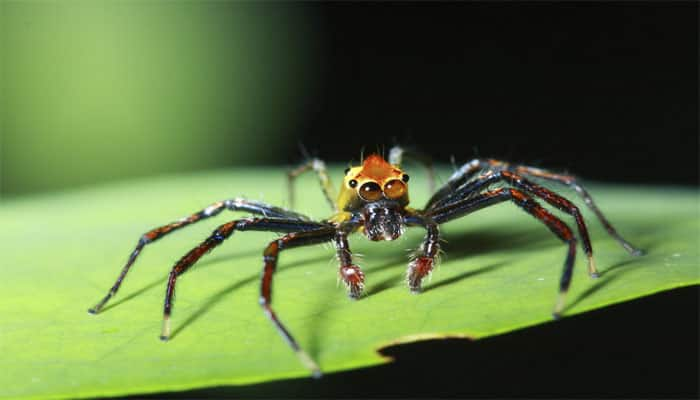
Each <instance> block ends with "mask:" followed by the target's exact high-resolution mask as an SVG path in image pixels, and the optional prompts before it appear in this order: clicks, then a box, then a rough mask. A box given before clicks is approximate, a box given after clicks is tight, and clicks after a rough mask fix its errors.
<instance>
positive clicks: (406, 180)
mask: <svg viewBox="0 0 700 400" xmlns="http://www.w3.org/2000/svg"><path fill="white" fill-rule="evenodd" d="M409 178H410V176H408V175H406V174H403V175H401V180H402V181H404V182H408V179H409Z"/></svg>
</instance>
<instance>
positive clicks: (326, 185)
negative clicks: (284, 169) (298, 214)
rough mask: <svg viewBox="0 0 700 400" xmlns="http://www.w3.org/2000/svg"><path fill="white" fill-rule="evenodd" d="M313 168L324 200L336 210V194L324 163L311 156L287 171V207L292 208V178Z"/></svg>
mask: <svg viewBox="0 0 700 400" xmlns="http://www.w3.org/2000/svg"><path fill="white" fill-rule="evenodd" d="M309 170H314V171H315V172H316V174H317V175H318V180H319V182H320V183H321V190H323V195H324V196H325V197H326V201H328V204H330V206H331V209H332V210H333V211H338V209H337V206H336V204H335V199H336V194H335V191H334V190H333V184H332V183H331V179H330V177H329V176H328V172H327V170H326V164H325V163H324V162H323V161H321V160H319V159H318V158H312V159H310V160H309V161H307V162H305V163H304V164H302V165H300V166H298V167H296V168H294V169H293V170H291V171H289V172H288V173H287V189H288V191H289V207H290V208H294V200H295V198H294V180H295V179H296V178H297V177H298V176H299V175H301V174H303V173H304V172H306V171H309Z"/></svg>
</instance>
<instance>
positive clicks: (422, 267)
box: [406, 215, 440, 293]
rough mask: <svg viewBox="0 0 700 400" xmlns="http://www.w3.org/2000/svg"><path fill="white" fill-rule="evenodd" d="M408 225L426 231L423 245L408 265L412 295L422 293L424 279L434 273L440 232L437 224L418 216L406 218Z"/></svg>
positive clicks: (407, 273)
mask: <svg viewBox="0 0 700 400" xmlns="http://www.w3.org/2000/svg"><path fill="white" fill-rule="evenodd" d="M406 224H407V225H408V226H422V227H424V228H425V230H426V234H425V238H424V239H423V243H422V244H421V247H420V248H419V249H418V251H417V252H416V254H415V258H414V259H413V260H412V261H411V262H410V263H409V264H408V270H407V271H406V281H407V283H408V288H409V289H410V290H411V292H412V293H420V292H421V290H422V286H421V284H422V281H423V278H425V277H426V276H427V275H429V274H430V272H432V270H433V267H434V266H435V259H436V257H437V256H438V253H439V252H440V243H439V241H440V230H439V228H438V224H437V223H435V222H433V221H431V220H429V219H424V218H421V217H420V216H418V215H414V216H409V217H408V218H406Z"/></svg>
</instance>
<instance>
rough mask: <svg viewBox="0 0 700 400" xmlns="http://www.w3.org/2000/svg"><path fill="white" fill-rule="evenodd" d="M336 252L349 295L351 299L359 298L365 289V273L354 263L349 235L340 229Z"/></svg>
mask: <svg viewBox="0 0 700 400" xmlns="http://www.w3.org/2000/svg"><path fill="white" fill-rule="evenodd" d="M334 242H335V249H336V254H337V257H338V262H339V263H340V269H339V270H338V275H339V276H340V279H341V280H342V281H343V283H344V284H345V287H346V289H347V291H348V296H349V297H350V298H351V299H355V300H356V299H359V298H360V297H361V296H362V292H363V291H364V289H365V274H364V273H363V272H362V270H361V269H360V267H359V266H358V265H356V264H353V263H352V252H351V251H350V247H349V245H348V235H347V233H345V232H343V231H338V232H337V233H336V235H335V238H334Z"/></svg>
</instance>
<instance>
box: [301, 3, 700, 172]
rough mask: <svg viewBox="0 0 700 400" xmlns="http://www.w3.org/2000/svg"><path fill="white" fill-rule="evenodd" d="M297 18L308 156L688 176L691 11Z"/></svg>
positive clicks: (541, 8)
mask: <svg viewBox="0 0 700 400" xmlns="http://www.w3.org/2000/svg"><path fill="white" fill-rule="evenodd" d="M307 8H308V12H309V13H311V15H314V16H315V17H316V18H315V19H316V20H317V21H318V23H319V27H320V28H319V29H318V32H320V34H321V37H320V45H321V51H319V52H318V54H320V55H322V56H321V57H320V58H319V59H318V63H317V65H316V68H317V70H313V69H312V73H314V74H315V76H316V82H317V87H316V90H315V91H314V92H312V93H311V94H310V96H309V97H308V98H309V99H310V100H309V103H308V105H307V110H309V111H308V114H307V116H306V118H305V119H304V120H303V121H302V122H301V123H300V125H299V126H298V127H297V128H296V131H297V134H295V135H293V136H295V137H298V138H300V139H299V141H300V142H302V143H303V144H304V145H305V146H306V147H308V148H310V149H312V151H313V152H314V154H316V155H318V156H321V157H323V158H326V159H330V160H334V161H338V162H347V161H349V159H350V158H351V157H352V158H353V159H354V160H355V161H357V160H358V159H359V149H361V148H364V149H365V152H367V151H376V150H377V149H383V148H388V147H389V146H390V145H391V144H393V143H395V142H397V143H400V144H403V145H408V146H412V147H415V148H416V149H418V150H420V151H423V152H425V153H426V154H430V155H432V157H433V158H434V160H435V161H443V162H445V163H447V162H449V160H450V157H451V156H454V157H455V159H456V161H457V162H465V161H468V160H469V159H470V158H471V157H473V156H489V157H497V158H505V159H510V160H514V161H520V162H527V163H534V164H537V165H540V166H548V167H552V168H555V169H565V170H570V171H574V172H576V173H577V174H579V175H582V176H584V177H587V178H591V179H595V180H603V181H618V182H619V181H625V182H648V183H652V182H653V183H682V184H693V183H697V181H698V113H697V111H698V95H697V93H698V62H697V60H698V41H697V4H696V3H693V2H686V3H675V4H669V3H661V2H659V3H653V2H646V3H631V2H621V3H552V4H548V3H537V4H521V3H488V4H485V3H448V4H438V5H435V4H432V5H426V4H385V3H382V4H356V3H353V4H323V5H318V4H312V5H308V6H307ZM312 68H313V67H312ZM288 154H291V155H292V156H291V158H290V159H289V161H290V162H292V161H294V160H297V159H295V158H294V157H295V156H294V154H295V149H293V148H291V149H290V150H289V151H288Z"/></svg>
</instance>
